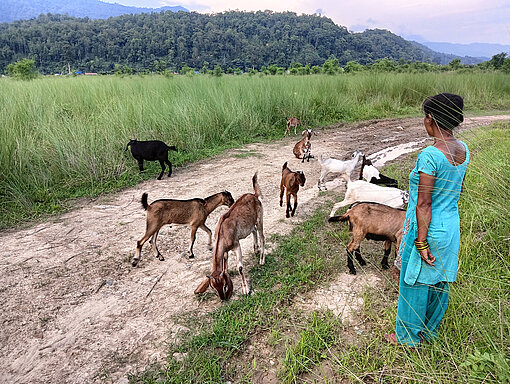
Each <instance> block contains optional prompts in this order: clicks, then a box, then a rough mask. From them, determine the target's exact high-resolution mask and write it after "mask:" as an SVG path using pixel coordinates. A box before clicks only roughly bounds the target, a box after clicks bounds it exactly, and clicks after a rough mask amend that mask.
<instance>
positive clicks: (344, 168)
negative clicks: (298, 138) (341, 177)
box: [317, 151, 363, 191]
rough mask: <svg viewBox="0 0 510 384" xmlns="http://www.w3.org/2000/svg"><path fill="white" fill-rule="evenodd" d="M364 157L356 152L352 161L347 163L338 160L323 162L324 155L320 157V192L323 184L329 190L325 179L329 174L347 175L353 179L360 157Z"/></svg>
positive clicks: (359, 152) (318, 183) (330, 159)
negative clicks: (353, 171) (353, 172)
mask: <svg viewBox="0 0 510 384" xmlns="http://www.w3.org/2000/svg"><path fill="white" fill-rule="evenodd" d="M360 156H363V153H362V152H361V151H354V152H353V153H352V155H351V159H350V160H347V161H342V160H337V159H332V158H329V159H326V160H322V155H321V156H319V163H320V165H321V175H320V177H319V181H318V182H317V186H318V187H319V191H321V190H322V189H321V184H322V185H323V186H324V189H326V190H327V189H328V188H327V187H326V182H325V181H324V179H325V178H326V176H327V175H328V173H332V172H335V173H343V174H346V175H347V177H348V178H349V179H350V178H351V172H352V170H353V169H354V167H356V164H358V160H359V157H360Z"/></svg>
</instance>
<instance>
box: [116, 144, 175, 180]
mask: <svg viewBox="0 0 510 384" xmlns="http://www.w3.org/2000/svg"><path fill="white" fill-rule="evenodd" d="M129 146H131V154H132V155H133V157H134V158H135V159H136V160H137V161H138V168H140V172H143V161H144V160H147V161H156V160H159V164H161V173H160V174H159V176H158V180H161V177H163V173H165V163H166V164H168V177H170V176H171V175H172V163H170V161H168V151H169V150H172V151H177V148H176V147H175V146H174V145H171V146H168V145H166V144H165V143H163V142H162V141H159V140H149V141H138V140H136V139H132V140H129V143H127V145H126V149H125V150H124V151H127V150H128V147H129Z"/></svg>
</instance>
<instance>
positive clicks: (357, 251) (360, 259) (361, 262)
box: [354, 247, 367, 265]
mask: <svg viewBox="0 0 510 384" xmlns="http://www.w3.org/2000/svg"><path fill="white" fill-rule="evenodd" d="M354 256H356V260H358V263H359V265H367V262H366V261H365V259H364V258H363V256H361V251H360V249H359V247H358V248H356V249H355V250H354Z"/></svg>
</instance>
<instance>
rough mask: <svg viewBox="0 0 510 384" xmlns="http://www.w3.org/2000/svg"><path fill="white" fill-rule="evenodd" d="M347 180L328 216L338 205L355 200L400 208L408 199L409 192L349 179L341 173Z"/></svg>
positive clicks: (342, 205) (341, 205) (332, 214)
mask: <svg viewBox="0 0 510 384" xmlns="http://www.w3.org/2000/svg"><path fill="white" fill-rule="evenodd" d="M342 177H344V179H345V181H346V182H347V191H345V197H344V199H343V201H341V202H339V203H336V204H335V205H334V206H333V209H332V210H331V214H330V215H329V217H333V216H334V215H335V212H336V210H337V209H338V208H340V207H345V206H346V205H351V204H353V203H356V202H361V201H364V202H373V203H380V204H384V205H388V206H390V207H393V208H402V207H403V206H404V204H407V202H408V201H409V192H407V191H403V190H401V189H398V188H391V187H382V186H380V185H375V184H371V183H368V182H366V181H363V180H356V181H351V180H350V178H348V177H346V175H342Z"/></svg>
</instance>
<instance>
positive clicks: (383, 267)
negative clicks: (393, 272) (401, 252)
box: [381, 264, 390, 269]
mask: <svg viewBox="0 0 510 384" xmlns="http://www.w3.org/2000/svg"><path fill="white" fill-rule="evenodd" d="M381 265H382V269H390V266H389V265H388V264H381Z"/></svg>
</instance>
